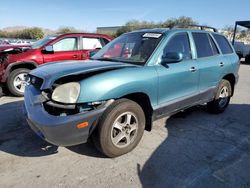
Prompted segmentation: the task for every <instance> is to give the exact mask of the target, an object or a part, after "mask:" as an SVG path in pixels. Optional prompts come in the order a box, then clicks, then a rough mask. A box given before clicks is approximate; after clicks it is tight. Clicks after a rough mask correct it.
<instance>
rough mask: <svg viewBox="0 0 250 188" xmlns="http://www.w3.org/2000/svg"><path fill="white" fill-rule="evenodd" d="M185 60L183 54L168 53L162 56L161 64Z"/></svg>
mask: <svg viewBox="0 0 250 188" xmlns="http://www.w3.org/2000/svg"><path fill="white" fill-rule="evenodd" d="M182 60H183V54H182V53H180V52H168V53H166V54H164V55H163V56H162V59H161V63H162V64H167V63H177V62H180V61H182Z"/></svg>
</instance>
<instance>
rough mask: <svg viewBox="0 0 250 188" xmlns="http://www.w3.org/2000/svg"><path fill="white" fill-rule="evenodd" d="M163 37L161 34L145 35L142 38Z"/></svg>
mask: <svg viewBox="0 0 250 188" xmlns="http://www.w3.org/2000/svg"><path fill="white" fill-rule="evenodd" d="M161 35H162V34H161V33H145V34H144V35H143V36H142V37H148V38H159V37H160V36H161Z"/></svg>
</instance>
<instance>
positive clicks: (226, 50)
mask: <svg viewBox="0 0 250 188" xmlns="http://www.w3.org/2000/svg"><path fill="white" fill-rule="evenodd" d="M213 36H214V38H215V40H216V42H217V43H218V45H219V47H220V49H221V52H222V53H223V54H231V53H233V49H232V48H231V46H230V45H229V42H228V40H227V39H226V38H225V37H224V36H222V35H218V34H213Z"/></svg>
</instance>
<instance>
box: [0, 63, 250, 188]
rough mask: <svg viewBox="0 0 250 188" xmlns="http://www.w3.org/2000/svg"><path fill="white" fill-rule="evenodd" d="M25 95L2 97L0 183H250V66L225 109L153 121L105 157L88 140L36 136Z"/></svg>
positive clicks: (242, 72)
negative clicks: (64, 141)
mask: <svg viewBox="0 0 250 188" xmlns="http://www.w3.org/2000/svg"><path fill="white" fill-rule="evenodd" d="M22 105H23V101H22V98H14V97H7V96H6V97H1V98H0V187H1V188H5V187H25V188H26V187H32V188H33V187H52V186H53V187H115V188H117V187H126V188H128V187H161V188H162V187H197V188H200V187H208V188H210V187H232V188H235V187H237V188H249V187H250V65H241V68H240V81H239V83H238V85H237V86H236V89H235V95H234V97H233V98H232V100H231V104H230V105H229V107H228V109H227V110H226V112H225V113H223V114H220V115H212V114H209V113H208V112H206V110H205V109H204V108H202V107H196V108H192V109H190V110H188V111H187V112H185V113H182V114H178V115H176V116H174V117H170V118H165V119H161V120H159V121H157V122H155V123H154V129H153V130H152V131H151V132H145V134H144V136H143V138H142V141H141V142H140V144H139V145H138V146H137V148H136V149H135V150H134V151H132V152H130V153H128V154H126V155H124V156H121V157H118V158H115V159H109V158H105V156H103V155H102V154H101V153H99V152H98V151H97V150H96V149H95V148H94V146H93V144H92V143H91V142H89V143H87V144H83V145H79V146H74V147H68V148H65V147H56V146H53V145H51V144H49V143H47V142H45V141H43V140H41V139H40V138H39V137H37V136H36V135H35V134H34V133H33V132H32V131H31V130H30V128H29V127H28V125H27V123H26V122H25V119H24V117H23V113H22Z"/></svg>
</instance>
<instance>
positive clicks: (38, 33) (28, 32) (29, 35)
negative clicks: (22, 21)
mask: <svg viewBox="0 0 250 188" xmlns="http://www.w3.org/2000/svg"><path fill="white" fill-rule="evenodd" d="M0 37H6V38H20V39H36V40H38V39H41V38H43V37H44V33H43V31H42V29H41V28H38V27H33V28H28V29H23V30H17V31H12V32H6V31H0Z"/></svg>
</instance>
